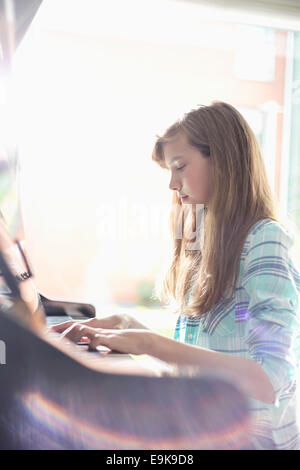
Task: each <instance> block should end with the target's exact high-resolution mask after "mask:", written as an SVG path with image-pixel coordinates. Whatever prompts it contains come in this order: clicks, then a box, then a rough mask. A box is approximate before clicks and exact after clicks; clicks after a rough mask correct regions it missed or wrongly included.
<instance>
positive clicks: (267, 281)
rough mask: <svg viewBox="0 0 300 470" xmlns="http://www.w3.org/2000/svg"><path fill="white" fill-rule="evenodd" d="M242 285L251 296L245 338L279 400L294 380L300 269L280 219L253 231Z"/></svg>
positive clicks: (296, 363)
mask: <svg viewBox="0 0 300 470" xmlns="http://www.w3.org/2000/svg"><path fill="white" fill-rule="evenodd" d="M249 241H250V243H249V249H248V251H247V254H246V258H245V268H244V275H243V281H242V285H243V288H244V289H245V291H246V293H247V296H248V297H249V304H248V311H247V327H246V343H247V345H248V347H249V354H250V356H251V358H252V359H253V360H255V361H256V362H258V363H259V364H260V365H261V367H262V368H263V370H264V372H265V373H266V374H267V376H268V377H269V380H270V381H271V383H272V385H273V388H274V391H275V396H276V398H275V405H276V406H278V400H279V397H280V395H281V394H282V392H283V391H287V390H289V389H290V387H291V386H292V385H293V384H294V382H295V375H296V372H297V366H298V357H297V354H296V352H295V348H294V346H295V342H296V341H297V338H298V341H299V338H300V336H299V335H300V322H299V311H298V308H299V286H300V283H299V273H298V272H297V271H296V269H295V267H294V266H293V264H292V262H291V258H290V248H291V245H292V240H291V238H290V236H289V235H288V234H287V233H286V232H285V231H284V230H283V229H282V228H281V227H280V226H279V224H277V223H275V222H270V223H267V224H264V225H263V226H262V227H260V228H259V229H258V230H257V231H255V232H254V233H251V234H250V237H249Z"/></svg>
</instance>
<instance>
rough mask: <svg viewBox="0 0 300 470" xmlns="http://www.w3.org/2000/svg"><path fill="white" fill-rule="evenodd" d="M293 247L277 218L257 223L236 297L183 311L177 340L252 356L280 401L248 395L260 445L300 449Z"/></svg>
mask: <svg viewBox="0 0 300 470" xmlns="http://www.w3.org/2000/svg"><path fill="white" fill-rule="evenodd" d="M291 246H292V239H291V237H290V236H289V235H288V234H287V232H286V231H285V230H284V229H283V228H282V227H281V225H279V224H278V223H277V222H274V221H272V220H270V219H264V220H261V221H259V222H257V223H256V224H255V225H254V226H253V227H252V229H251V231H250V232H249V234H248V237H247V239H246V242H245V244H244V247H243V250H242V254H241V260H240V270H239V276H238V280H237V284H236V289H235V294H234V296H233V299H232V301H231V302H230V303H229V304H227V305H222V302H220V303H219V304H218V305H217V306H216V307H215V308H213V309H212V310H211V311H209V312H208V313H207V314H206V315H203V316H200V317H199V318H187V317H185V316H184V315H180V316H179V318H178V320H177V324H176V328H175V333H174V339H176V340H177V341H181V342H185V343H189V344H193V345H197V346H201V347H203V348H207V349H211V350H214V351H219V352H221V353H227V354H231V355H233V356H238V357H243V358H246V359H252V360H254V361H256V362H257V363H259V364H260V366H261V367H262V369H263V370H264V371H265V373H266V374H267V376H268V377H269V379H270V381H271V383H272V385H273V387H274V390H275V393H276V400H275V403H274V404H267V403H264V402H261V401H258V400H254V399H252V398H249V406H250V413H251V416H252V417H253V446H254V448H255V449H300V428H299V423H297V394H298V393H299V392H297V373H298V364H299V362H300V361H299V358H300V318H299V314H300V302H299V299H300V276H299V272H298V271H297V270H296V268H295V265H294V264H293V261H292V259H291V252H290V248H291ZM188 300H189V299H188ZM299 399H300V397H299Z"/></svg>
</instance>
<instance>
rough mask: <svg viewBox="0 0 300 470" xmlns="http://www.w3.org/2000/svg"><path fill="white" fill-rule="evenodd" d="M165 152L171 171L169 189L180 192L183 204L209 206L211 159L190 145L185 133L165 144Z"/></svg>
mask: <svg viewBox="0 0 300 470" xmlns="http://www.w3.org/2000/svg"><path fill="white" fill-rule="evenodd" d="M163 150H164V156H165V162H166V165H167V167H168V168H169V169H170V171H171V181H170V185H169V188H170V189H171V190H173V191H177V192H178V196H179V197H180V198H181V202H182V203H188V204H205V205H207V204H208V201H209V196H210V191H211V184H210V180H211V178H210V172H211V168H210V167H211V161H210V157H205V156H204V155H203V154H202V153H201V152H200V150H198V149H197V148H196V147H194V146H192V145H190V144H189V143H188V140H187V137H186V135H185V134H183V133H178V134H177V135H176V136H175V137H174V139H172V140H171V141H170V142H167V143H165V144H164V147H163ZM182 196H186V197H182Z"/></svg>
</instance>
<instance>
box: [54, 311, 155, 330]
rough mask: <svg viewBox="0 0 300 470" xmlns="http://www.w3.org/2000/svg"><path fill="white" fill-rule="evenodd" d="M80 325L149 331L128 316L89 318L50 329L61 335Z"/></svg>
mask: <svg viewBox="0 0 300 470" xmlns="http://www.w3.org/2000/svg"><path fill="white" fill-rule="evenodd" d="M75 323H76V324H80V325H83V326H88V327H91V328H108V329H138V330H149V328H147V327H146V326H145V325H143V324H142V323H139V322H138V321H137V320H136V319H135V318H134V317H131V316H130V315H109V316H107V317H103V318H91V319H89V320H83V321H76V320H74V321H67V322H64V323H60V324H59V325H54V326H52V327H51V328H50V329H51V330H52V331H56V332H57V333H62V332H64V331H65V330H66V329H68V328H70V327H71V326H72V325H74V324H75Z"/></svg>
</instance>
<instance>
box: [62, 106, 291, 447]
mask: <svg viewBox="0 0 300 470" xmlns="http://www.w3.org/2000/svg"><path fill="white" fill-rule="evenodd" d="M152 159H153V160H154V162H156V163H157V164H159V165H160V166H161V167H162V168H163V169H164V170H165V171H168V172H169V173H170V183H169V189H170V190H171V191H172V192H173V199H172V207H171V210H170V227H171V231H172V240H173V246H172V258H171V262H170V266H169V267H168V270H167V271H166V273H165V277H164V279H163V281H162V282H161V283H160V284H157V292H156V294H157V296H158V298H159V299H160V300H161V301H162V302H163V303H165V304H166V305H169V306H170V308H172V309H173V310H174V312H176V313H177V316H178V319H177V324H176V328H175V332H174V338H173V339H170V338H167V337H164V336H163V335H160V334H158V333H155V332H153V331H152V330H150V329H148V328H146V327H145V326H144V325H142V324H140V323H139V322H138V321H136V320H135V319H134V318H132V317H128V316H127V317H126V318H125V317H124V318H122V317H121V316H119V315H112V316H108V317H104V318H97V319H92V320H89V321H84V322H81V323H78V322H77V323H75V322H66V323H64V324H60V325H57V326H55V327H53V328H54V330H55V331H59V332H62V336H63V337H65V338H68V339H70V340H72V341H80V340H81V339H82V338H83V337H84V338H88V339H89V341H90V345H91V347H92V348H95V349H96V348H97V347H98V346H103V345H104V346H107V347H109V348H111V349H114V350H119V351H121V352H127V353H132V354H149V355H151V356H154V357H157V358H159V359H161V360H163V361H166V362H168V363H171V364H174V365H176V366H178V367H179V368H180V367H184V366H192V367H194V368H195V370H206V371H207V370H209V371H212V372H215V373H218V372H220V373H228V374H229V375H230V376H231V377H232V378H233V379H234V380H236V381H237V382H238V383H239V385H240V387H241V388H242V389H243V391H244V392H245V394H246V395H247V397H248V398H249V401H250V405H251V406H250V408H251V414H252V416H253V420H254V422H255V432H254V434H253V448H255V449H300V434H299V428H298V425H297V394H298V390H297V380H296V378H297V377H296V376H297V368H298V363H299V351H300V348H299V346H300V342H299V339H300V323H299V295H300V274H299V271H298V269H297V267H296V265H295V264H294V260H293V259H292V256H291V248H292V246H293V243H294V240H293V236H292V235H291V233H290V232H289V230H288V229H287V228H286V227H285V226H284V224H283V222H282V220H281V219H280V217H279V215H278V210H277V203H276V200H275V198H274V196H273V194H272V191H271V189H270V186H269V182H268V178H267V174H266V170H265V166H264V161H263V157H262V155H261V151H260V148H259V145H258V142H257V140H256V137H255V135H254V133H253V132H252V130H251V128H250V127H249V125H248V124H247V122H246V121H245V119H244V118H243V116H242V115H241V114H240V113H239V112H238V111H237V110H236V109H235V108H234V107H233V106H231V105H230V104H227V103H223V102H215V103H213V104H211V105H209V106H198V107H197V108H195V109H193V110H191V111H190V112H188V113H186V114H185V115H184V116H183V117H182V118H181V119H180V120H178V121H177V122H175V123H174V124H172V125H171V126H170V127H169V128H168V129H167V130H166V131H165V133H164V134H163V135H162V136H159V137H157V140H156V142H155V145H154V149H153V153H152ZM179 228H180V230H179ZM197 242H199V243H197Z"/></svg>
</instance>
